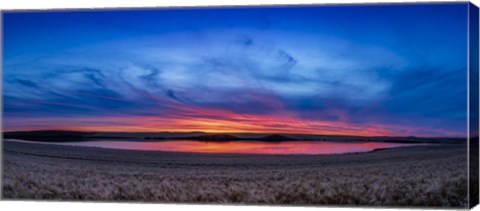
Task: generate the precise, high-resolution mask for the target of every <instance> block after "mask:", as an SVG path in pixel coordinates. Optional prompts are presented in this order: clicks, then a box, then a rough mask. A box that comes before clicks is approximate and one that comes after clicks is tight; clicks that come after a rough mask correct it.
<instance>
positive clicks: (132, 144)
mask: <svg viewBox="0 0 480 211" xmlns="http://www.w3.org/2000/svg"><path fill="white" fill-rule="evenodd" d="M55 144H61V145H73V146H88V147H102V148H112V149H128V150H148V151H171V152H202V153H248V154H340V153H352V152H368V151H372V150H375V149H383V148H393V147H403V146H413V145H418V144H402V143H384V142H327V141H284V142H275V143H271V142H259V141H226V142H204V141H194V140H166V141H154V142H152V141H125V140H97V141H85V142H67V143H55Z"/></svg>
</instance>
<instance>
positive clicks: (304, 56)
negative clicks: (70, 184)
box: [3, 3, 467, 137]
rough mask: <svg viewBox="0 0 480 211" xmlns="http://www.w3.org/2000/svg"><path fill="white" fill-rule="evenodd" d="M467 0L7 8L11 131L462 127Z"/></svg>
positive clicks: (448, 130) (423, 132)
mask: <svg viewBox="0 0 480 211" xmlns="http://www.w3.org/2000/svg"><path fill="white" fill-rule="evenodd" d="M466 20H467V3H446V4H403V5H401V4H390V5H388V4H387V5H381V4H379V5H350V6H334V5H330V6H325V5H324V6H308V7H307V6H293V7H237V8H231V7H216V8H215V7H213V8H164V9H158V8H157V9H135V10H83V11H75V10H71V11H24V12H18V11H17V12H15V11H10V12H5V13H4V14H3V27H4V28H3V29H4V34H3V43H4V49H3V99H4V101H3V109H4V112H3V130H4V131H17V130H81V131H124V132H125V131H145V132H150V131H151V132H153V131H173V132H175V131H176V132H187V131H204V132H219V133H220V132H252V133H302V134H329V135H333V134H336V135H359V136H420V137H465V136H466V127H467V112H466V109H467V99H466V98H467V83H466V78H467V72H466V71H467V60H466V58H467V21H466Z"/></svg>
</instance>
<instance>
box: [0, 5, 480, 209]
mask: <svg viewBox="0 0 480 211" xmlns="http://www.w3.org/2000/svg"><path fill="white" fill-rule="evenodd" d="M419 1H421V2H427V1H425V0H416V1H415V0H403V1H398V0H397V1H392V0H323V1H321V0H298V1H295V0H243V1H241V2H240V1H235V0H197V1H195V0H176V1H173V0H163V1H162V0H67V1H58V0H0V9H2V10H5V9H53V8H55V9H61V8H118V7H129V8H131V7H161V6H208V5H262V4H263V5H265V4H267V5H268V4H282V5H283V4H321V3H330V4H331V3H336V4H338V3H365V2H419ZM443 2H446V1H443ZM472 2H473V3H475V4H476V5H477V6H480V0H472ZM134 209H137V210H140V209H141V210H142V211H149V210H179V211H184V210H185V211H186V210H195V211H204V210H205V211H206V210H208V211H220V210H231V211H240V210H242V211H243V210H246V209H248V211H293V210H296V211H309V210H318V211H326V210H336V211H353V210H365V211H368V210H378V211H381V210H398V209H378V208H361V207H358V208H344V207H335V208H334V207H285V206H284V207H281V206H225V205H187V204H181V205H178V204H143V203H99V202H94V203H92V202H90V203H86V202H44V201H43V202H32V201H28V202H25V201H2V202H0V210H12V211H13V210H15V211H16V210H19V211H20V210H35V211H39V210H40V211H41V210H48V211H52V210H67V211H77V210H78V211H91V210H105V211H108V210H115V211H125V210H134ZM412 210H413V209H412ZM416 210H420V209H416ZM423 210H425V209H423ZM475 210H480V208H479V207H477V208H476V209H475Z"/></svg>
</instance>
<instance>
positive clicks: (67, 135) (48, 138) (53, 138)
mask: <svg viewBox="0 0 480 211" xmlns="http://www.w3.org/2000/svg"><path fill="white" fill-rule="evenodd" d="M3 137H4V138H5V139H20V140H28V141H43V142H69V141H70V142H78V141H95V140H99V139H107V140H108V139H112V140H113V139H115V140H122V139H125V140H129V141H135V140H142V141H161V140H198V141H211V142H224V141H262V142H282V141H332V142H339V141H341V142H358V141H371V142H388V143H440V144H449V143H463V142H466V141H467V138H466V137H465V138H451V137H432V138H430V137H429V138H426V137H413V136H406V137H389V136H373V137H365V136H344V135H309V134H276V133H272V134H258V133H205V132H144V133H141V132H80V131H58V130H42V131H15V132H4V133H3Z"/></svg>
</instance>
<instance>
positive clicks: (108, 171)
mask: <svg viewBox="0 0 480 211" xmlns="http://www.w3.org/2000/svg"><path fill="white" fill-rule="evenodd" d="M3 148H4V150H3V181H2V182H3V184H2V185H3V197H4V198H7V199H55V200H58V199H63V200H102V201H110V200H117V201H132V200H133V201H149V202H150V201H158V202H194V203H212V202H214V203H246V204H257V203H262V204H298V205H300V204H301V205H305V204H316V205H318V204H323V205H382V206H456V207H457V206H462V207H464V206H467V185H468V184H467V157H466V146H465V145H463V144H458V145H429V146H417V147H405V148H397V149H388V150H379V151H375V152H370V153H357V154H345V155H241V154H236V155H235V154H223V155H222V154H194V153H169V152H146V151H125V150H111V149H99V148H84V147H71V146H54V145H41V144H31V143H18V142H10V141H5V142H4V143H3Z"/></svg>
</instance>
